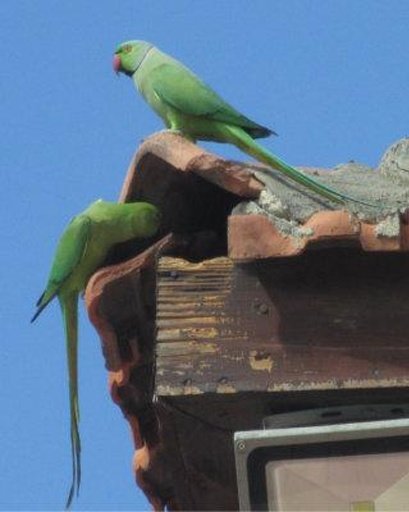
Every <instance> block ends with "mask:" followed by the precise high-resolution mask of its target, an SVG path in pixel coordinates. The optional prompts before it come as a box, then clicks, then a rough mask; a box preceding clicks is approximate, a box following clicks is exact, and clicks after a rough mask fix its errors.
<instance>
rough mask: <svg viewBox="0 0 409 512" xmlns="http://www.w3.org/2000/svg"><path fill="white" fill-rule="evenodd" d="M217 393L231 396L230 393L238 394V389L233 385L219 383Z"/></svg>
mask: <svg viewBox="0 0 409 512" xmlns="http://www.w3.org/2000/svg"><path fill="white" fill-rule="evenodd" d="M216 393H222V394H229V393H237V389H236V388H235V387H234V386H232V385H231V384H227V383H218V384H217V387H216Z"/></svg>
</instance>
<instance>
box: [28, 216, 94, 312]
mask: <svg viewBox="0 0 409 512" xmlns="http://www.w3.org/2000/svg"><path fill="white" fill-rule="evenodd" d="M90 231H91V220H90V219H89V218H88V217H87V216H85V215H79V216H77V217H74V218H73V219H72V221H71V222H70V224H69V225H68V227H67V229H66V230H65V231H64V233H63V235H62V237H61V239H60V241H59V243H58V246H57V250H56V253H55V256H54V261H53V265H52V267H51V271H50V276H49V279H48V283H47V287H46V289H45V291H44V293H43V294H42V295H41V297H40V298H39V300H38V302H37V307H38V309H37V311H36V313H35V315H34V316H33V318H32V320H31V321H32V322H33V321H34V320H35V319H36V318H37V317H38V315H39V314H40V313H41V311H42V310H43V309H44V308H45V307H46V306H47V304H48V303H49V302H50V301H51V300H52V299H53V298H54V297H55V296H56V295H57V293H58V291H59V289H60V288H61V286H62V285H63V284H64V282H65V281H66V280H67V278H68V277H69V276H70V275H71V273H72V272H73V270H74V269H75V267H76V266H77V265H78V263H79V262H80V261H81V258H82V256H83V254H84V252H85V250H86V248H87V243H88V239H89V236H90Z"/></svg>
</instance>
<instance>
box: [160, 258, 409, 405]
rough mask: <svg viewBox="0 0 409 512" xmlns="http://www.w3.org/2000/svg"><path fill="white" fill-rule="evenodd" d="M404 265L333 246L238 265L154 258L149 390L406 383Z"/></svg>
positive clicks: (408, 310)
mask: <svg viewBox="0 0 409 512" xmlns="http://www.w3.org/2000/svg"><path fill="white" fill-rule="evenodd" d="M408 271H409V262H408V260H407V258H406V256H404V255H402V254H385V253H375V254H370V253H364V252H362V251H359V250H353V249H351V248H348V249H345V250H343V249H337V250H327V251H315V252H309V253H306V254H304V255H302V256H299V257H297V258H292V259H291V258H287V259H276V260H264V261H260V262H253V263H249V264H245V265H237V264H236V265H235V264H233V262H232V261H231V260H229V259H228V258H216V259H213V260H207V261H204V262H202V263H199V264H192V263H189V262H187V261H185V260H182V259H177V258H168V257H167V258H162V259H161V260H160V261H159V265H158V270H157V317H156V327H157V345H156V384H155V386H156V394H157V395H158V396H183V395H194V394H201V393H208V392H211V393H221V394H227V393H237V392H247V391H257V392H265V391H267V392H284V391H291V390H294V391H303V390H331V389H334V390H335V389H359V388H374V389H375V388H385V387H386V388H388V387H402V386H408V385H409V343H408V330H409V302H408V301H407V290H408V289H409V272H408Z"/></svg>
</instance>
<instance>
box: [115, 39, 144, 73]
mask: <svg viewBox="0 0 409 512" xmlns="http://www.w3.org/2000/svg"><path fill="white" fill-rule="evenodd" d="M152 47H153V45H151V44H150V43H147V42H146V41H127V42H126V43H122V44H120V45H119V46H118V48H117V49H116V51H115V54H114V60H113V68H114V71H116V73H120V72H122V73H125V74H126V75H129V76H130V75H133V73H135V71H136V70H137V69H138V67H139V66H140V64H141V62H142V60H143V59H144V58H145V56H146V54H147V53H148V51H149V50H150V49H151V48H152Z"/></svg>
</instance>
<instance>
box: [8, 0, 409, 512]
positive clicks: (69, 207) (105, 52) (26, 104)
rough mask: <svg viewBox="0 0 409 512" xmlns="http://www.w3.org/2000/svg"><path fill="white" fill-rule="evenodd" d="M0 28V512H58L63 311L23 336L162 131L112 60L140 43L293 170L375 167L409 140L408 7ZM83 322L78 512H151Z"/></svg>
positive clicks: (19, 10) (222, 3)
mask: <svg viewBox="0 0 409 512" xmlns="http://www.w3.org/2000/svg"><path fill="white" fill-rule="evenodd" d="M0 20H1V21H0V23H1V30H0V41H1V47H2V48H3V50H2V51H3V54H2V55H3V72H2V75H1V80H0V98H1V108H2V116H1V118H2V122H1V123H0V144H1V151H0V169H1V187H0V196H1V197H0V199H1V200H0V214H1V221H2V230H1V233H2V244H1V250H0V260H1V268H2V282H3V294H2V299H1V307H0V315H1V327H2V349H1V354H2V357H1V361H0V366H1V368H0V371H1V376H2V385H1V388H0V404H1V410H2V419H1V421H0V448H1V454H2V456H1V457H0V508H1V509H2V510H10V509H15V510H17V509H19V510H21V509H25V510H50V509H53V510H55V509H61V508H62V507H63V505H64V502H65V497H66V491H67V489H68V486H69V482H70V449H69V430H68V428H69V423H68V400H67V395H68V393H67V376H66V361H65V348H64V339H63V331H62V325H61V318H60V311H59V308H58V305H57V304H52V305H50V306H49V307H48V308H47V310H45V311H44V313H43V314H42V316H41V317H40V318H39V319H38V321H37V323H36V324H34V325H30V323H29V320H30V318H31V316H32V314H33V311H34V303H35V301H36V299H37V298H38V295H39V294H40V293H41V291H42V288H43V286H44V284H45V280H46V277H47V274H48V269H49V265H50V263H51V259H52V255H53V251H54V248H55V244H56V241H57V240H58V237H59V235H60V233H61V232H62V230H63V229H64V227H65V225H66V223H67V221H68V220H69V218H70V217H71V216H72V215H74V214H76V213H78V212H79V211H81V210H83V209H84V208H85V207H86V206H87V205H88V204H89V203H90V202H91V201H93V200H95V199H97V198H99V197H102V198H104V199H106V200H115V199H116V198H117V196H118V193H119V190H120V188H121V184H122V181H123V178H124V175H125V170H126V168H127V165H128V162H129V160H130V158H131V156H132V153H133V151H134V150H135V148H136V147H137V145H138V144H139V142H140V141H141V139H142V138H143V137H146V136H147V135H149V134H150V133H152V132H154V131H156V130H159V129H162V125H161V122H160V120H159V119H158V118H156V116H155V115H154V114H153V113H152V112H151V111H150V110H149V108H148V107H147V106H146V105H145V104H144V103H143V101H142V99H141V98H140V97H138V96H137V94H136V93H135V91H134V89H133V86H132V83H131V81H130V80H128V79H127V78H126V77H124V76H121V77H120V78H118V77H116V76H115V74H114V73H113V72H112V69H111V60H112V53H113V50H114V48H115V46H116V45H117V44H118V43H120V42H122V41H124V40H128V39H146V40H149V41H151V42H153V43H154V44H156V45H157V46H159V47H160V48H161V49H162V50H164V51H166V52H168V53H170V54H172V55H174V56H176V57H177V58H179V59H180V60H182V61H183V62H185V64H187V65H188V66H190V67H191V68H192V69H193V70H195V71H196V72H197V74H199V75H200V76H201V77H202V78H204V79H205V81H206V82H208V83H209V84H210V85H212V86H213V87H214V88H215V89H216V90H217V91H218V92H219V93H220V94H221V95H222V96H223V97H224V98H225V99H226V100H228V101H229V102H230V103H231V104H233V105H234V106H235V107H236V108H238V109H240V110H241V111H243V113H245V114H246V115H248V116H249V117H251V118H253V119H254V120H256V121H258V122H260V123H262V124H265V125H267V126H270V127H271V128H273V129H274V130H275V131H277V132H278V133H279V135H280V136H279V137H278V138H275V139H274V140H265V141H263V143H264V144H266V145H267V146H268V147H269V148H270V149H272V150H273V151H274V152H275V153H276V154H278V155H279V156H281V157H282V158H284V159H286V160H287V161H288V162H289V163H292V164H295V165H297V164H304V165H316V166H328V167H331V166H333V165H336V164H338V163H341V162H345V161H348V160H350V159H354V160H357V161H359V162H362V163H366V164H369V165H374V166H375V165H376V164H377V162H378V160H379V158H380V156H381V154H382V153H383V151H384V150H385V148H386V147H387V146H388V145H389V144H391V143H392V142H394V141H396V140H397V139H399V138H401V137H404V136H407V135H408V132H409V96H408V65H407V60H408V55H409V47H408V46H409V39H408V26H409V3H408V2H407V1H406V0H402V1H398V0H387V1H386V0H385V1H382V2H380V1H377V0H360V1H355V0H350V1H347V0H325V1H324V0H322V1H318V0H316V1H307V0H298V1H294V0H293V1H292V0H283V1H275V0H252V1H250V0H213V1H211V0H208V1H202V0H194V1H192V0H173V1H169V0H168V1H165V0H163V1H159V0H138V1H135V0H132V1H129V0H120V1H114V0H112V1H108V0H100V1H98V2H95V1H94V2H92V1H83V0H72V1H71V2H61V1H60V0H36V1H33V0H26V1H25V0H1V2H0ZM211 147H212V149H214V150H217V151H218V152H219V153H221V154H223V155H227V156H231V157H234V158H242V159H247V157H246V156H243V155H240V153H239V152H238V151H236V150H235V149H234V148H231V147H227V146H223V147H222V146H215V145H213V146H211ZM80 310H81V314H80V404H81V414H82V417H81V432H82V441H83V459H82V460H83V483H82V488H81V494H80V498H79V499H78V500H77V501H76V502H75V503H74V506H73V509H74V510H84V509H85V510H146V509H147V508H148V505H147V502H146V500H145V499H144V497H143V495H142V493H141V492H140V491H139V489H138V488H137V487H136V486H135V484H134V480H133V475H132V471H131V457H132V453H133V447H132V441H131V436H130V431H129V428H128V425H127V423H126V422H125V420H124V419H123V417H122V414H121V412H120V410H119V409H118V408H117V407H116V406H115V405H114V404H113V403H112V402H111V400H110V398H109V395H108V392H107V374H106V371H105V369H104V361H103V358H102V355H101V350H100V344H99V339H98V336H97V334H96V332H95V331H94V329H93V328H92V327H91V326H90V324H89V322H88V319H87V316H86V313H85V311H84V307H83V304H80Z"/></svg>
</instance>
